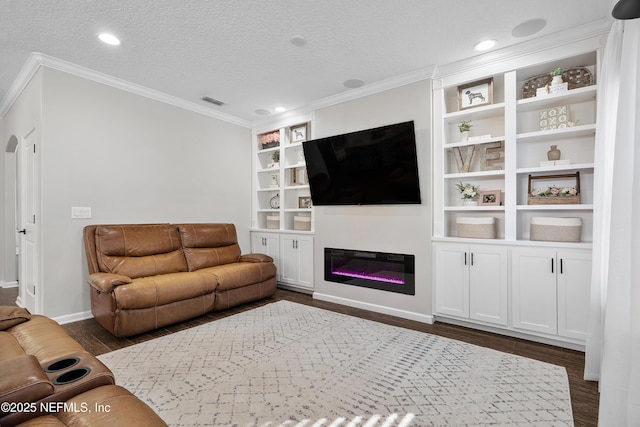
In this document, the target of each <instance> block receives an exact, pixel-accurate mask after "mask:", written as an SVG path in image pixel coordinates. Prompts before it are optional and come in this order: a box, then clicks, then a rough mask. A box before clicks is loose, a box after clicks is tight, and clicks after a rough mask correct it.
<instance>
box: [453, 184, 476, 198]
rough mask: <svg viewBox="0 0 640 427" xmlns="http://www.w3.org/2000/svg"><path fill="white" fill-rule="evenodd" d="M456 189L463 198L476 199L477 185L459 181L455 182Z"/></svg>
mask: <svg viewBox="0 0 640 427" xmlns="http://www.w3.org/2000/svg"><path fill="white" fill-rule="evenodd" d="M456 189H457V190H458V192H459V193H460V195H461V196H462V198H463V199H465V200H473V199H477V198H478V195H479V194H480V193H479V191H478V186H477V185H472V184H463V183H462V182H459V183H457V184H456Z"/></svg>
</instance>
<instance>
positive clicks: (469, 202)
mask: <svg viewBox="0 0 640 427" xmlns="http://www.w3.org/2000/svg"><path fill="white" fill-rule="evenodd" d="M462 206H478V201H477V200H475V199H462Z"/></svg>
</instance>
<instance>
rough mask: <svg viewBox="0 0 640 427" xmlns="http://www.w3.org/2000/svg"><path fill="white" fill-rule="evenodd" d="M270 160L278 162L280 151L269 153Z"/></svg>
mask: <svg viewBox="0 0 640 427" xmlns="http://www.w3.org/2000/svg"><path fill="white" fill-rule="evenodd" d="M271 160H273V161H274V162H276V163H277V162H279V161H280V151H279V150H276V151H274V152H273V153H271Z"/></svg>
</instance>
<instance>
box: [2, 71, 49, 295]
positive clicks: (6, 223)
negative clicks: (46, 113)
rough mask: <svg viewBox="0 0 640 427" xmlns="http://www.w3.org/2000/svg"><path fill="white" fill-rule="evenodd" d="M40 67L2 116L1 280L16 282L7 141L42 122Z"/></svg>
mask: <svg viewBox="0 0 640 427" xmlns="http://www.w3.org/2000/svg"><path fill="white" fill-rule="evenodd" d="M42 75H43V73H42V70H39V71H38V72H36V73H35V75H34V76H33V77H32V79H31V81H30V82H29V85H28V86H27V87H26V88H25V89H24V90H23V91H22V93H21V94H20V97H19V98H18V99H17V100H16V102H15V103H14V104H13V106H12V107H11V108H10V109H9V111H8V112H7V114H5V116H4V117H3V119H2V130H1V131H2V133H0V135H2V144H1V147H2V156H3V161H2V167H3V168H4V170H3V171H2V179H3V181H4V182H3V183H2V186H0V191H2V194H1V197H0V199H1V200H2V201H3V207H2V213H1V214H0V215H2V216H3V219H2V222H0V224H2V231H0V235H1V236H2V248H1V249H0V254H2V258H0V259H1V260H2V262H1V266H0V272H1V274H2V275H0V280H2V281H4V282H5V283H9V284H15V282H16V281H17V280H18V271H17V266H16V226H17V224H16V219H15V186H16V162H17V155H16V154H15V153H7V152H6V148H7V143H8V142H9V139H10V138H11V136H12V135H14V136H16V138H17V139H18V141H19V140H20V138H22V137H23V136H25V135H26V134H27V133H28V132H29V131H30V130H31V129H33V128H34V127H35V126H39V124H40V123H41V122H42Z"/></svg>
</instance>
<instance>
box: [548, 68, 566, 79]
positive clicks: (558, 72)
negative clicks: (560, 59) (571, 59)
mask: <svg viewBox="0 0 640 427" xmlns="http://www.w3.org/2000/svg"><path fill="white" fill-rule="evenodd" d="M562 73H564V68H561V67H558V68H556V69H555V70H553V71H552V72H550V73H549V75H550V76H551V77H555V76H561V75H562Z"/></svg>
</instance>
